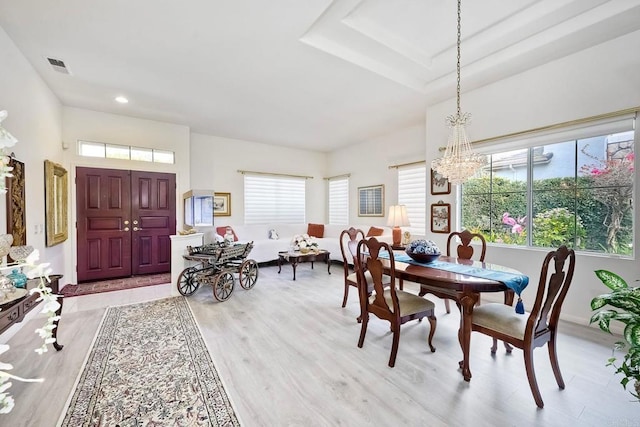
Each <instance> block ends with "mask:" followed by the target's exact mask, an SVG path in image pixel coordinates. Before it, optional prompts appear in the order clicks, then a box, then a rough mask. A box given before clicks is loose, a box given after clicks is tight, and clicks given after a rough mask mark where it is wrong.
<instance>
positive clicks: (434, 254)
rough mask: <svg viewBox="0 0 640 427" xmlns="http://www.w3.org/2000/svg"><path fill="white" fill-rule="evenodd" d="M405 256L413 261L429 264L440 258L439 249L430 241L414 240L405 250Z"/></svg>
mask: <svg viewBox="0 0 640 427" xmlns="http://www.w3.org/2000/svg"><path fill="white" fill-rule="evenodd" d="M405 252H406V253H407V255H409V256H410V257H411V258H412V259H413V260H414V261H417V262H421V263H430V262H433V261H435V260H437V259H438V258H439V257H440V254H441V252H440V249H439V248H438V246H437V245H436V244H435V243H434V242H433V241H431V240H424V239H420V240H414V241H412V242H411V243H410V244H409V245H408V246H407V249H405Z"/></svg>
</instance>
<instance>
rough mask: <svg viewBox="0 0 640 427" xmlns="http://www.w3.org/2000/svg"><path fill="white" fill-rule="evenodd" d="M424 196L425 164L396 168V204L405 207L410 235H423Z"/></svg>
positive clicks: (425, 187) (425, 190) (425, 192)
mask: <svg viewBox="0 0 640 427" xmlns="http://www.w3.org/2000/svg"><path fill="white" fill-rule="evenodd" d="M426 194H427V166H426V164H420V165H412V166H405V167H398V204H399V205H405V206H406V207H407V216H408V217H409V222H410V223H411V226H410V227H407V229H408V230H409V231H410V232H412V233H416V234H421V235H425V230H426V222H425V221H426V219H425V218H426V197H427V196H426Z"/></svg>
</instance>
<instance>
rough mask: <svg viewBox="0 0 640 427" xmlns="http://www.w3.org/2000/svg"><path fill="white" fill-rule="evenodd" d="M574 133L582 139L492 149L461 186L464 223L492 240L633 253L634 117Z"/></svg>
mask: <svg viewBox="0 0 640 427" xmlns="http://www.w3.org/2000/svg"><path fill="white" fill-rule="evenodd" d="M608 128H609V129H608ZM607 130H609V131H608V132H607ZM568 133H569V134H571V133H574V134H576V135H578V137H575V138H572V139H569V138H566V139H565V135H564V134H560V133H559V134H557V135H555V138H554V135H545V136H544V138H538V140H537V141H534V143H533V144H529V146H526V145H527V144H526V143H522V142H520V143H517V142H516V143H515V144H510V146H511V147H513V146H514V145H516V146H518V145H520V147H522V148H517V149H513V150H509V151H496V152H493V153H490V154H488V155H487V159H488V163H487V166H486V167H485V168H484V169H483V171H482V174H481V177H479V178H474V179H471V180H469V181H468V182H467V183H465V184H464V185H463V187H462V196H461V197H462V200H461V207H462V217H461V221H462V227H463V228H466V229H469V230H472V231H474V232H480V233H482V234H483V235H484V237H485V238H486V239H487V241H488V242H496V243H502V244H509V245H521V246H529V247H541V248H554V247H558V246H560V245H563V244H564V245H567V246H569V247H572V248H574V249H576V250H581V251H587V252H596V253H611V254H618V255H632V254H633V218H634V211H633V209H634V208H633V187H634V182H635V168H634V164H635V161H634V160H635V152H634V139H635V134H634V131H633V120H629V119H625V120H622V119H620V120H616V121H614V122H613V123H605V124H598V125H597V126H596V125H592V126H589V127H585V128H583V129H577V130H573V131H571V132H568ZM560 138H563V139H560ZM540 139H544V140H545V143H544V144H539V143H536V142H540ZM553 139H556V141H553ZM523 145H524V147H523Z"/></svg>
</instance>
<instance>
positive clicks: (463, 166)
mask: <svg viewBox="0 0 640 427" xmlns="http://www.w3.org/2000/svg"><path fill="white" fill-rule="evenodd" d="M460 3H461V0H458V43H457V47H458V61H457V64H456V67H457V68H456V70H457V76H458V84H457V88H456V100H457V110H456V114H455V115H452V116H448V117H447V125H448V126H449V128H450V132H449V139H448V141H447V149H446V151H445V153H444V157H442V158H440V159H436V160H434V161H432V162H431V168H432V169H434V170H435V171H436V172H438V173H439V174H440V175H442V176H444V177H445V178H447V179H448V180H449V182H450V183H452V184H454V185H456V184H462V183H464V182H465V181H466V180H468V179H469V178H471V177H472V176H474V175H475V174H476V173H477V172H478V170H479V169H480V168H481V167H482V166H484V164H485V158H484V156H480V155H478V154H476V153H474V152H473V151H472V150H471V143H469V138H468V137H467V132H466V130H465V125H466V124H467V122H468V121H469V119H470V118H471V115H470V114H469V113H461V112H460V34H461V33H460V21H461V20H460Z"/></svg>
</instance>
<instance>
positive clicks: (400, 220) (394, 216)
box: [387, 205, 411, 227]
mask: <svg viewBox="0 0 640 427" xmlns="http://www.w3.org/2000/svg"><path fill="white" fill-rule="evenodd" d="M387 225H388V226H389V227H407V226H409V225H411V223H409V217H408V216H407V207H406V206H405V205H393V206H389V217H388V218H387Z"/></svg>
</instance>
